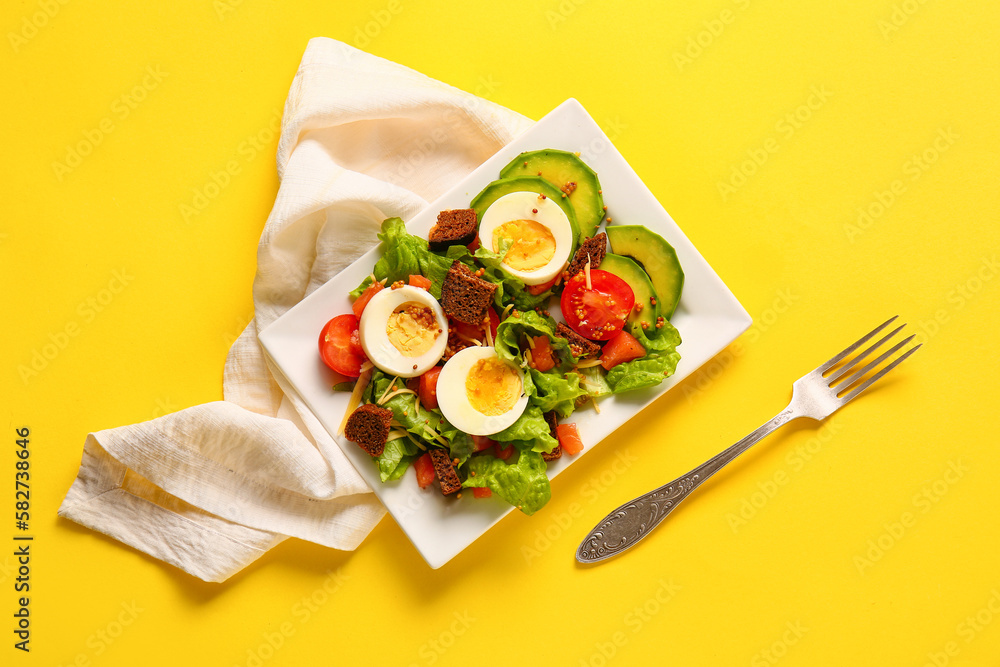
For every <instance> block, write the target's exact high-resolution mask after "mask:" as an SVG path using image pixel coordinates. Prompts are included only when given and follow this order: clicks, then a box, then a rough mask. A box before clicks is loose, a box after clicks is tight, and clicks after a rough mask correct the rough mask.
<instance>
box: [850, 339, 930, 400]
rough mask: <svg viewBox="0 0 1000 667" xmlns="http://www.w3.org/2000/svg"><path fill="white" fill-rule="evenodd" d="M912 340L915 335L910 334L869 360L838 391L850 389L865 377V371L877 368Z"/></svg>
mask: <svg viewBox="0 0 1000 667" xmlns="http://www.w3.org/2000/svg"><path fill="white" fill-rule="evenodd" d="M911 340H913V336H909V337H907V338H904V339H903V340H901V341H899V342H898V343H896V344H895V345H893V346H892V347H891V348H889V349H888V350H886V351H885V352H883V353H882V354H880V355H879V357H878V359H875V360H874V361H870V362H868V365H867V366H865V367H864V368H862V369H861V370H860V371H858V372H857V373H855V374H854V375H852V376H851V377H849V378H847V379H846V380H844V382H843V383H842V384H841V385H840V387H839V388H838V389H839V390H838V392H837V393H838V394H839V393H840V392H841V391H844V390H846V389H850V387H851V385H852V384H854V383H855V382H857V381H858V380H859V379H860V378H862V377H864V375H865V373H867V372H868V371H870V370H872V369H873V368H875V367H876V366H878V365H879V364H880V363H882V362H883V361H885V360H886V359H888V358H889V357H891V356H892V355H893V354H894V353H895V352H897V351H898V350H899V349H900V348H901V347H903V346H904V345H906V344H907V343H909V342H910V341H911Z"/></svg>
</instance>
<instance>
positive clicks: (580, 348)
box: [556, 322, 601, 359]
mask: <svg viewBox="0 0 1000 667" xmlns="http://www.w3.org/2000/svg"><path fill="white" fill-rule="evenodd" d="M556 335H557V336H559V337H560V338H565V339H566V340H567V341H569V350H570V352H572V353H573V356H575V357H578V358H580V359H583V358H586V357H596V356H597V355H599V354H600V353H601V346H600V345H598V344H597V343H595V342H594V341H592V340H587V339H586V338H584V337H583V336H581V335H580V334H578V333H577V332H575V331H573V330H572V329H570V328H569V327H568V326H566V325H565V324H563V323H562V322H560V323H559V324H557V325H556Z"/></svg>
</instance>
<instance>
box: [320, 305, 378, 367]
mask: <svg viewBox="0 0 1000 667" xmlns="http://www.w3.org/2000/svg"><path fill="white" fill-rule="evenodd" d="M319 356H320V358H322V359H323V363H324V364H326V365H327V366H329V367H330V368H332V369H333V370H335V371H337V372H338V373H340V374H341V375H346V376H347V377H352V378H356V377H358V376H359V375H361V364H362V363H364V361H365V359H366V358H367V357H365V351H364V350H363V349H361V336H360V335H359V334H358V318H357V317H355V316H354V315H351V314H350V313H348V314H346V315H338V316H337V317H335V318H333V319H332V320H330V321H329V322H327V323H326V326H325V327H323V331H321V332H320V334H319Z"/></svg>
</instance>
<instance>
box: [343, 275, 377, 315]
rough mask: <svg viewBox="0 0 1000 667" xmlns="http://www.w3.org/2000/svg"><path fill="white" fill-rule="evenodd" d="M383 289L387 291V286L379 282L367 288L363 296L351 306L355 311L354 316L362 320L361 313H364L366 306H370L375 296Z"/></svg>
mask: <svg viewBox="0 0 1000 667" xmlns="http://www.w3.org/2000/svg"><path fill="white" fill-rule="evenodd" d="M383 289H385V285H383V284H382V283H380V282H378V281H377V280H376V281H375V282H373V283H372V284H371V285H369V286H368V287H366V288H365V291H364V292H362V293H361V296H359V297H358V298H357V299H355V300H354V303H353V304H351V309H352V310H353V311H354V316H355V317H356V318H358V319H359V320H360V319H361V313H363V312H364V310H365V306H367V305H368V302H369V301H371V300H372V297H373V296H375V295H376V294H378V293H379V292H381V291H382V290H383Z"/></svg>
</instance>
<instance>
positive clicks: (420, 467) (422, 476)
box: [413, 452, 434, 489]
mask: <svg viewBox="0 0 1000 667" xmlns="http://www.w3.org/2000/svg"><path fill="white" fill-rule="evenodd" d="M413 469H414V470H415V471H416V473H417V484H418V485H419V486H420V488H421V489H426V488H427V487H428V486H430V484H431V482H433V481H434V461H432V460H431V455H430V454H429V453H426V452H425V453H424V455H423V456H421V457H420V458H418V459H417V460H416V461H414V462H413Z"/></svg>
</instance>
